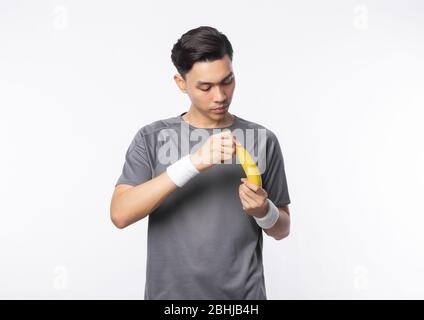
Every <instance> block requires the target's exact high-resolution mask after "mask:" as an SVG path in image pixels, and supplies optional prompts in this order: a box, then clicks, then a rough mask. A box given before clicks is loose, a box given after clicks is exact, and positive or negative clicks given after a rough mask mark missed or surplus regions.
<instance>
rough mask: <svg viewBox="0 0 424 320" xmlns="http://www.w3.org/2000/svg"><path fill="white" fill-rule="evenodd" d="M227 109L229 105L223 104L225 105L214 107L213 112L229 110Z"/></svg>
mask: <svg viewBox="0 0 424 320" xmlns="http://www.w3.org/2000/svg"><path fill="white" fill-rule="evenodd" d="M227 109H228V106H223V107H219V108H215V109H212V110H211V111H212V112H213V113H225V111H227Z"/></svg>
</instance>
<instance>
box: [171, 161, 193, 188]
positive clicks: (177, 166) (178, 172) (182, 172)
mask: <svg viewBox="0 0 424 320" xmlns="http://www.w3.org/2000/svg"><path fill="white" fill-rule="evenodd" d="M199 172H200V171H199V170H197V168H196V167H195V166H194V164H193V162H192V161H191V159H190V154H188V155H186V156H184V157H182V158H181V159H180V160H178V161H176V162H174V163H173V164H171V165H170V166H168V167H167V168H166V173H167V174H168V176H169V178H170V179H171V180H172V181H173V182H174V183H175V184H176V185H177V186H178V187H182V186H183V185H185V184H186V183H187V181H189V180H190V179H191V178H193V177H194V176H195V175H196V174H198V173H199Z"/></svg>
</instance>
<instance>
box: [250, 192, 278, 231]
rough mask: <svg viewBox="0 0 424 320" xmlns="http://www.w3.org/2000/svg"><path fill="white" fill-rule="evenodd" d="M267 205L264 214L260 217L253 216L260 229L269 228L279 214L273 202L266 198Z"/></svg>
mask: <svg viewBox="0 0 424 320" xmlns="http://www.w3.org/2000/svg"><path fill="white" fill-rule="evenodd" d="M267 201H268V204H269V207H268V212H267V213H266V215H265V216H263V217H262V218H257V217H253V218H255V220H256V223H257V224H258V225H259V226H260V227H261V228H262V229H269V228H271V227H272V226H273V225H274V224H275V223H276V222H277V220H278V217H279V216H280V211H279V210H278V208H277V207H276V206H275V204H274V203H273V202H272V201H271V200H269V199H267Z"/></svg>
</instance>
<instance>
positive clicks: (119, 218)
mask: <svg viewBox="0 0 424 320" xmlns="http://www.w3.org/2000/svg"><path fill="white" fill-rule="evenodd" d="M110 219H111V221H112V223H113V225H114V226H115V227H117V228H118V229H124V228H125V227H127V226H128V225H129V223H128V222H127V221H126V219H125V218H124V215H123V214H122V212H120V210H118V209H117V208H116V206H114V205H113V203H112V205H111V207H110Z"/></svg>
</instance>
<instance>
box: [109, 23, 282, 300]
mask: <svg viewBox="0 0 424 320" xmlns="http://www.w3.org/2000/svg"><path fill="white" fill-rule="evenodd" d="M232 57H233V49H232V46H231V44H230V42H229V41H228V39H227V37H226V36H225V35H224V34H222V33H220V32H219V31H217V30H216V29H214V28H212V27H199V28H196V29H193V30H190V31H188V32H187V33H185V34H184V35H183V36H182V37H181V38H180V39H179V40H178V41H177V43H176V44H175V45H174V47H173V49H172V55H171V58H172V61H173V63H174V65H175V67H176V69H177V70H178V74H176V75H175V76H174V79H175V82H176V84H177V86H178V88H179V89H180V90H181V91H182V92H183V93H185V94H187V95H188V96H189V98H190V100H191V106H190V109H189V110H188V112H184V113H182V114H179V115H177V116H174V117H171V118H168V119H163V120H158V121H155V122H153V123H150V124H148V125H146V126H144V127H142V128H141V129H140V130H139V131H138V132H137V134H136V136H135V137H134V139H133V141H132V142H131V144H130V146H129V148H128V150H127V153H126V161H125V164H124V166H123V170H122V174H121V176H120V177H119V179H118V181H117V182H116V187H115V191H114V194H113V196H112V201H111V207H110V213H111V219H112V221H113V223H114V224H115V225H116V226H117V227H118V228H125V227H126V226H128V225H130V224H132V223H134V222H136V221H139V220H141V219H143V218H145V217H147V216H148V217H149V219H148V247H147V249H148V250H147V252H148V253H147V272H146V285H145V295H144V298H145V299H266V290H265V280H264V274H263V264H262V243H263V238H262V230H263V231H264V232H265V233H266V234H267V235H268V236H271V237H273V238H275V239H277V240H280V239H283V238H285V237H286V236H287V235H288V234H289V228H290V216H289V208H288V204H289V203H290V197H289V193H288V188H287V182H286V176H285V171H284V162H283V156H282V152H281V148H280V145H279V142H278V139H277V137H276V136H275V134H274V133H273V132H272V131H270V130H268V129H266V128H265V127H263V126H261V125H259V124H256V123H254V122H251V121H248V120H245V119H242V118H240V117H237V116H236V115H234V114H230V113H229V112H228V110H229V107H230V104H231V99H232V96H233V93H234V88H235V76H234V72H233V69H232ZM266 112H268V113H271V114H272V111H271V110H266ZM247 131H253V133H254V134H253V135H249V133H248V132H247ZM260 131H262V133H265V135H263V134H262V135H261V134H260V133H261V132H260ZM247 137H250V142H248V141H247V140H249V139H246V138H247ZM252 137H253V138H252ZM264 137H265V138H264ZM199 138H203V139H199ZM199 140H200V142H199ZM236 143H237V144H238V143H241V144H242V145H243V146H244V147H245V148H246V149H247V150H248V151H249V152H250V154H251V155H252V157H254V155H255V153H254V150H255V147H257V148H258V149H259V151H258V153H259V158H260V160H261V162H262V163H261V164H259V165H258V167H260V168H262V169H263V170H262V171H261V179H262V186H260V185H257V184H253V183H251V182H248V181H247V179H244V178H245V177H246V174H245V172H244V171H243V168H242V166H241V165H240V163H241V162H238V161H237V160H236V155H235V148H236ZM261 146H262V147H261ZM168 151H169V152H168ZM170 154H171V158H172V159H170V158H169V155H170ZM172 155H173V157H172ZM264 159H265V160H264Z"/></svg>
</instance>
